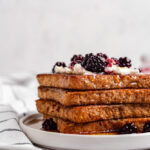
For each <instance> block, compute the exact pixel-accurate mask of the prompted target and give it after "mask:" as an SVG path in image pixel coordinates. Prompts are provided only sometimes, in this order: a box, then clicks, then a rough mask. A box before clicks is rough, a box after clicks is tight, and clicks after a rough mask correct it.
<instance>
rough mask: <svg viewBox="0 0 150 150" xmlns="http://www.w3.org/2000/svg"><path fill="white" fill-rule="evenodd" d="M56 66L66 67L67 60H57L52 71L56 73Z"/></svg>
mask: <svg viewBox="0 0 150 150" xmlns="http://www.w3.org/2000/svg"><path fill="white" fill-rule="evenodd" d="M55 66H59V67H60V66H62V67H66V64H65V62H56V63H55V65H54V66H53V69H52V72H53V73H55Z"/></svg>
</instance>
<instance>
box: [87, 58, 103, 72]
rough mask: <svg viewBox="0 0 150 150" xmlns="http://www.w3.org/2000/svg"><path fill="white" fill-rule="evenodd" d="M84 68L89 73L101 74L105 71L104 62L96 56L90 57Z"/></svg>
mask: <svg viewBox="0 0 150 150" xmlns="http://www.w3.org/2000/svg"><path fill="white" fill-rule="evenodd" d="M84 68H85V69H86V70H88V71H91V72H96V73H101V72H104V69H105V61H104V60H103V59H101V57H98V56H92V55H91V56H90V57H89V59H88V60H87V62H86V65H85V66H84Z"/></svg>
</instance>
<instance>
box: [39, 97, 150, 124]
mask: <svg viewBox="0 0 150 150" xmlns="http://www.w3.org/2000/svg"><path fill="white" fill-rule="evenodd" d="M36 106H37V110H38V112H39V113H42V114H48V115H50V116H52V117H58V118H62V119H64V120H70V121H72V122H75V123H85V122H93V121H98V120H107V119H119V118H135V117H150V104H121V105H88V106H74V107H66V106H63V105H61V104H60V103H58V102H55V101H52V100H41V99H40V100H37V101H36Z"/></svg>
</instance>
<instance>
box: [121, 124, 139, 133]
mask: <svg viewBox="0 0 150 150" xmlns="http://www.w3.org/2000/svg"><path fill="white" fill-rule="evenodd" d="M137 132H138V129H137V127H136V126H135V124H134V123H127V124H125V125H124V126H123V127H122V128H121V129H120V130H119V133H120V134H131V133H137Z"/></svg>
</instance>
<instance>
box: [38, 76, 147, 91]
mask: <svg viewBox="0 0 150 150" xmlns="http://www.w3.org/2000/svg"><path fill="white" fill-rule="evenodd" d="M37 79H38V82H39V84H40V85H41V86H50V87H56V88H65V89H78V90H86V89H116V88H150V75H96V74H95V75H67V74H39V75H37Z"/></svg>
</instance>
